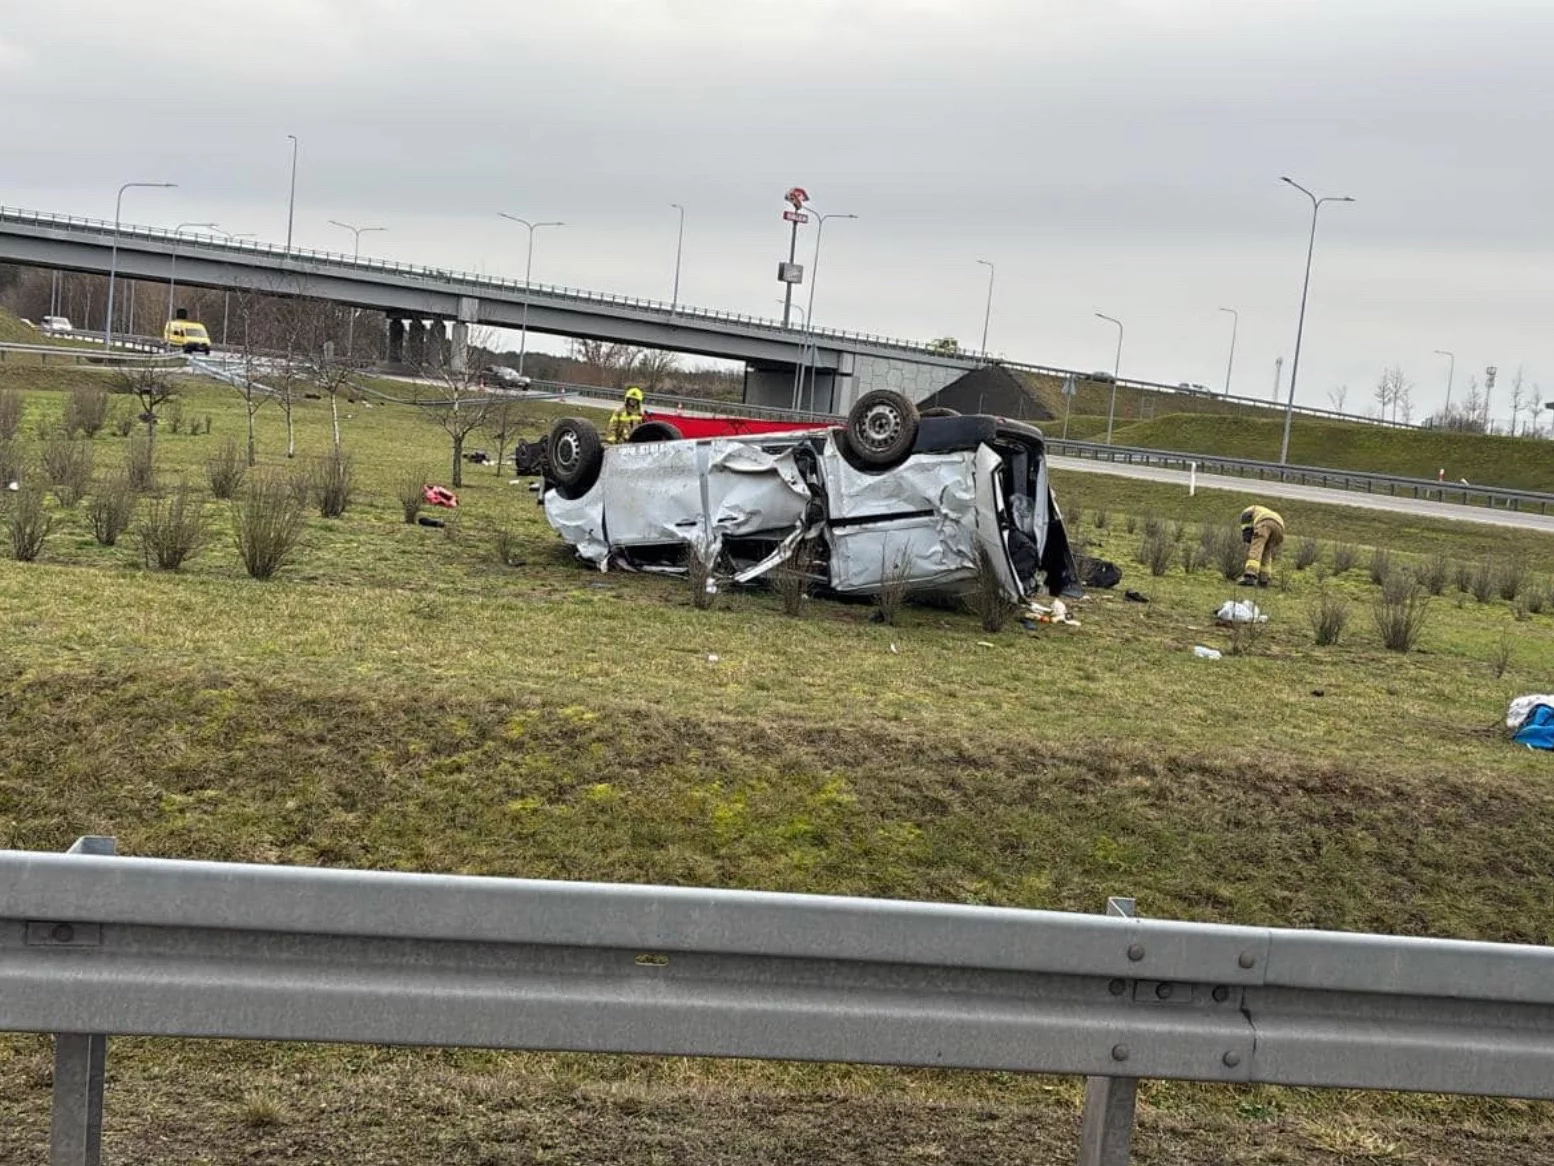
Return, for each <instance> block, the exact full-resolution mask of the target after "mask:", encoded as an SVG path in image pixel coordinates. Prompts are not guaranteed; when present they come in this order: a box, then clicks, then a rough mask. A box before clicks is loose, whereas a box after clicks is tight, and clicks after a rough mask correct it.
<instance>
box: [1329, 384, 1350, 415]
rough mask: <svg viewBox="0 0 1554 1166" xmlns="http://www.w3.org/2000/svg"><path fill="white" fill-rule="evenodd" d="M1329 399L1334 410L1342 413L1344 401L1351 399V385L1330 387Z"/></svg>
mask: <svg viewBox="0 0 1554 1166" xmlns="http://www.w3.org/2000/svg"><path fill="white" fill-rule="evenodd" d="M1327 399H1328V400H1329V401H1331V402H1332V403H1333V412H1335V413H1342V412H1343V411H1344V402H1345V401H1347V400H1348V399H1349V386H1348V385H1339V386H1338V387H1337V388H1336V389H1329V390H1328V391H1327Z"/></svg>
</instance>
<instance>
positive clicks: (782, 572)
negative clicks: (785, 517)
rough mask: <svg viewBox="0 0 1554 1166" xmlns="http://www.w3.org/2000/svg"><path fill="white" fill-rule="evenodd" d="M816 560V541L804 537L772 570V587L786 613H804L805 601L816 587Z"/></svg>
mask: <svg viewBox="0 0 1554 1166" xmlns="http://www.w3.org/2000/svg"><path fill="white" fill-rule="evenodd" d="M815 561H816V556H815V544H814V541H813V540H812V539H804V540H802V541H801V542H800V543H799V545H798V546H796V547H794V548H793V553H792V554H791V555H789V556H788V557H787V559H786V560H784V561H783V562H781V563H779V564H778V565H777V569H776V570H775V571H773V572H772V587H773V588H774V589H775V590H776V592H777V596H778V598H780V599H781V600H782V612H783V614H784V615H792V616H800V615H803V614H804V607H805V601H806V600H807V599H809V596H810V592H812V591H813V590H814V587H815Z"/></svg>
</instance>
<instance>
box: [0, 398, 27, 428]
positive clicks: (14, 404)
mask: <svg viewBox="0 0 1554 1166" xmlns="http://www.w3.org/2000/svg"><path fill="white" fill-rule="evenodd" d="M21 431H22V395H21V393H20V392H18V391H17V390H16V389H11V388H0V441H10V440H11V439H12V438H14V437H15V436H16V435H17V434H18V433H20V432H21Z"/></svg>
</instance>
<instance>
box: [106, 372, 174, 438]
mask: <svg viewBox="0 0 1554 1166" xmlns="http://www.w3.org/2000/svg"><path fill="white" fill-rule="evenodd" d="M114 379H115V381H116V382H117V384H116V387H117V388H118V390H119V391H120V392H123V393H128V394H130V395H131V396H133V397H134V398H135V400H137V401H138V402H140V420H141V421H142V422H143V423H144V424H145V426H146V439H147V440H148V441H149V442H150V443H151V446H152V448H153V449H154V448H155V447H156V426H157V410H158V409H160V408H161V407H162V406H163V405H165V404H167V403H168V402H169V401H171V400H173V399H174V398H176V397H177V396H178V386H177V385H176V384H174V382H173V377H172V370H171V369H169V368H168V367H167V366H165V365H162V364H159V363H152V362H149V361H148V362H147V363H145V364H138V365H133V366H131V367H128V368H124V369H121V370H120V371H119V372H117V373H116V374H114Z"/></svg>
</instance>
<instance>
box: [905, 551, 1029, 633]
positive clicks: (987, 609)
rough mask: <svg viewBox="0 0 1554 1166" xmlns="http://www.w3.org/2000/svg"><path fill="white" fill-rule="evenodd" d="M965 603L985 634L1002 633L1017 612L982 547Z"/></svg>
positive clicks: (1017, 608) (1017, 606) (996, 570)
mask: <svg viewBox="0 0 1554 1166" xmlns="http://www.w3.org/2000/svg"><path fill="white" fill-rule="evenodd" d="M966 602H967V604H968V605H969V606H970V608H971V611H972V614H973V615H975V616H976V617H977V620H978V622H979V623H981V625H982V630H983V631H985V632H1001V631H1003V630H1004V625H1005V624H1006V623H1008V622H1009V618H1010V617H1011V616H1012V615H1014V613H1015V612H1016V611H1018V610H1019V605H1018V604H1017V603H1015V602H1014V600H1012V599H1010V598H1009V596H1008V595H1006V594H1005V593H1004V585H1003V583H1002V582H1001V581H1000V580H999V577H998V569H997V568H996V567H995V566H994V565H993V559H992V556H990V555H989V554H988V553H987V550H986V548H984V547H980V546H979V547H978V548H977V576H976V581H975V584H974V585H973V587H972V589H971V593H970V594H969V595H968V596H967V597H966ZM881 610H883V608H882V609H881Z"/></svg>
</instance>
